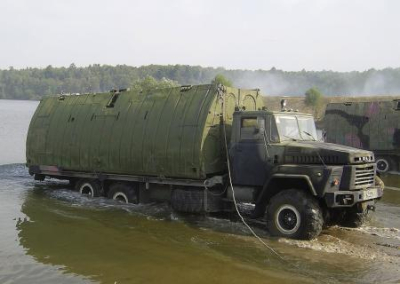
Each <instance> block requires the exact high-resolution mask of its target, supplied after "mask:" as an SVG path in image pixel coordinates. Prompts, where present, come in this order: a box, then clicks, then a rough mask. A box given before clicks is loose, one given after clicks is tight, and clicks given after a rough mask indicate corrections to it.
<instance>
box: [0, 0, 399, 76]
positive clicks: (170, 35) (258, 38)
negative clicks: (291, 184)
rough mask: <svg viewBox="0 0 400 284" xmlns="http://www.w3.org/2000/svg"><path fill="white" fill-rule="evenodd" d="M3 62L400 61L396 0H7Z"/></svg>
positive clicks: (247, 64) (290, 64) (243, 64)
mask: <svg viewBox="0 0 400 284" xmlns="http://www.w3.org/2000/svg"><path fill="white" fill-rule="evenodd" d="M0 39H1V44H0V68H1V69H5V68H8V67H9V66H14V67H16V68H23V67H45V66H47V65H53V66H69V65H70V64H71V63H75V64H76V65H78V66H86V65H89V64H95V63H99V64H111V65H116V64H127V65H133V66H140V65H148V64H189V65H201V66H213V67H217V66H222V67H225V68H235V69H236V68H240V69H270V68H271V67H272V66H275V67H276V68H279V69H283V70H301V69H303V68H304V69H306V70H323V69H325V70H337V71H350V70H359V71H363V70H366V69H369V68H376V69H381V68H385V67H400V1H398V0H275V1H272V0H271V1H269V0H264V1H261V0H260V1H256V0H254V1H250V0H248V1H245V0H243V1H239V0H220V1H218V0H214V1H211V0H205V1H200V0H198V1H190V0H168V1H162V0H146V1H134V0H132V1H128V0H109V1H103V0H79V1H78V0H70V1H67V0H53V1H51V0H34V1H33V0H1V2H0Z"/></svg>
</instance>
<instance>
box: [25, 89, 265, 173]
mask: <svg viewBox="0 0 400 284" xmlns="http://www.w3.org/2000/svg"><path fill="white" fill-rule="evenodd" d="M112 96H113V94H112V93H105V94H90V95H79V96H65V97H63V99H60V97H51V98H46V99H43V100H42V101H41V103H40V105H39V107H38V109H37V111H36V113H35V115H34V117H33V118H32V122H31V126H30V130H29V133H28V141H27V161H28V165H47V166H59V167H61V168H63V169H69V170H78V171H89V172H107V173H121V174H134V175H150V176H161V177H163V176H165V177H186V178H199V179H201V178H205V177H206V175H208V174H212V173H216V172H221V171H223V170H224V169H225V152H224V150H223V143H222V142H223V139H222V138H223V137H222V136H221V135H222V131H221V124H220V121H221V115H222V112H223V110H222V102H223V101H225V108H226V114H227V117H226V123H227V124H228V132H229V133H230V125H231V124H232V119H233V116H232V113H233V112H234V109H235V107H243V106H245V108H246V109H247V110H253V109H260V108H261V106H262V100H261V96H259V94H258V92H257V91H251V90H238V89H235V88H225V89H224V90H222V89H218V87H217V86H215V85H200V86H193V87H192V88H187V89H181V88H179V87H178V88H168V89H157V90H149V91H146V92H143V93H141V92H133V91H130V92H123V93H121V94H119V95H118V97H117V99H116V100H115V103H114V105H113V107H107V104H108V103H109V102H110V99H111V98H112ZM223 97H225V99H222V98H223ZM229 138H230V136H229ZM44 157H45V158H44Z"/></svg>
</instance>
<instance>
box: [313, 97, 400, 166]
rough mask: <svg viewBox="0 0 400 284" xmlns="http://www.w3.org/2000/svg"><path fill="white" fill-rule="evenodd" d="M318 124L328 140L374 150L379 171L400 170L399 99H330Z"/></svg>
mask: <svg viewBox="0 0 400 284" xmlns="http://www.w3.org/2000/svg"><path fill="white" fill-rule="evenodd" d="M321 127H322V128H323V129H324V131H325V132H326V141H327V142H331V143H337V144H343V145H348V146H352V147H356V148H362V149H365V150H369V151H373V152H374V154H375V157H376V164H377V171H378V172H380V173H387V172H390V171H399V162H400V100H399V99H395V100H382V101H363V102H345V103H330V104H328V105H327V107H326V111H325V116H324V119H323V120H322V123H321Z"/></svg>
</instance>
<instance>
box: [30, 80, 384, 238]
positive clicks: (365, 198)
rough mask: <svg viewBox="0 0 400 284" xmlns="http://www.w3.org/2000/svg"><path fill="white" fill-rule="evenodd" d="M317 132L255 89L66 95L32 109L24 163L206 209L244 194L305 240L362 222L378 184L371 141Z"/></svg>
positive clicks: (104, 190) (96, 190) (97, 188)
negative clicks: (334, 139) (266, 103)
mask: <svg viewBox="0 0 400 284" xmlns="http://www.w3.org/2000/svg"><path fill="white" fill-rule="evenodd" d="M315 137H316V129H315V124H314V120H313V117H312V116H311V115H308V114H301V113H298V112H290V111H283V112H272V111H268V110H266V109H265V108H264V107H263V105H262V100H261V96H260V94H259V92H258V90H242V89H235V88H229V87H224V86H221V85H219V86H217V85H200V86H183V87H177V88H166V89H155V90H147V91H143V92H137V91H129V90H127V91H122V90H121V91H113V92H110V93H102V94H86V95H75V96H63V95H61V96H55V97H47V98H45V99H43V100H42V101H41V102H40V104H39V106H38V108H37V110H36V113H35V114H34V116H33V118H32V121H31V124H30V128H29V132H28V138H27V166H28V167H29V172H30V174H31V175H34V177H35V179H36V180H44V179H45V178H47V177H50V178H58V179H65V180H69V181H70V182H71V183H72V184H75V188H76V190H78V191H79V192H80V193H82V194H87V195H89V196H92V197H95V196H108V197H109V198H112V199H115V200H118V201H121V202H126V203H128V202H131V203H138V202H141V203H146V202H150V201H168V202H170V203H171V205H172V207H173V208H174V209H175V210H178V211H183V212H192V213H194V212H199V213H201V212H221V211H233V210H234V209H235V206H233V205H234V203H235V202H236V201H237V202H246V203H249V202H250V203H253V204H254V205H255V206H254V212H253V213H252V215H251V216H249V218H250V219H251V220H254V221H255V222H256V223H257V224H261V225H262V226H266V227H268V229H269V231H270V232H271V233H272V234H273V235H277V236H285V237H292V238H301V239H311V238H314V237H316V236H317V235H318V234H319V233H320V232H321V230H322V226H323V225H324V223H325V224H328V223H329V222H333V221H338V222H339V221H340V222H342V223H344V224H347V225H351V226H356V225H360V222H361V221H362V220H363V218H364V217H365V216H366V214H367V213H368V211H369V210H370V209H373V208H374V203H375V201H376V200H377V199H379V198H380V197H381V196H382V192H383V186H382V185H380V184H376V180H375V163H374V156H373V154H372V153H371V152H368V151H364V150H359V149H355V148H350V147H346V146H339V145H334V144H326V143H321V142H319V141H316V140H315ZM227 155H228V156H229V159H228V158H227ZM228 161H229V163H228ZM228 165H229V167H228ZM228 169H231V170H230V171H229V170H228ZM230 177H231V178H232V179H231V178H230ZM231 180H232V183H231V182H230V181H231ZM231 185H233V187H232V186H231ZM339 217H340V218H339Z"/></svg>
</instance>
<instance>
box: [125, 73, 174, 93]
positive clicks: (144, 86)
mask: <svg viewBox="0 0 400 284" xmlns="http://www.w3.org/2000/svg"><path fill="white" fill-rule="evenodd" d="M178 86H179V84H178V82H176V81H173V80H170V79H166V78H162V79H161V80H156V79H154V78H153V77H152V76H147V77H146V78H144V79H142V80H137V81H136V82H134V83H133V85H132V89H133V90H138V91H143V90H148V89H163V88H170V87H178Z"/></svg>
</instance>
